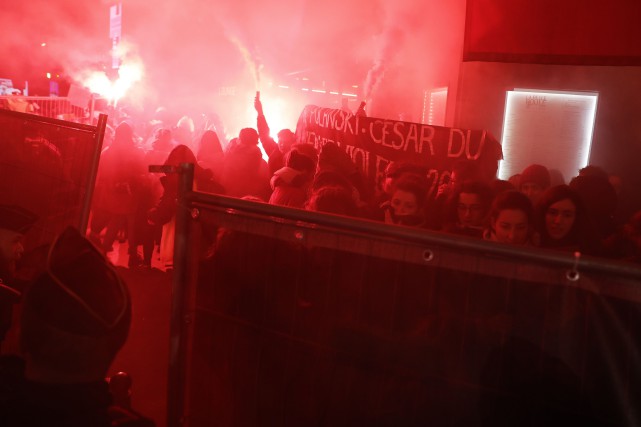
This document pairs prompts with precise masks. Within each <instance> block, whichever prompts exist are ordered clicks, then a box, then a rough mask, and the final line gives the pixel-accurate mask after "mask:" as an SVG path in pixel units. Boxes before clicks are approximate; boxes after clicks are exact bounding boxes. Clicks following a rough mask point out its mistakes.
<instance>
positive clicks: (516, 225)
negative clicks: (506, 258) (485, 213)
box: [483, 191, 536, 245]
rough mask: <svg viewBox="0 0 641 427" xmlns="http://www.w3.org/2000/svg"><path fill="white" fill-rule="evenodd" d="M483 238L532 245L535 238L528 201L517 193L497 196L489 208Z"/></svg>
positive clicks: (506, 192) (508, 192)
mask: <svg viewBox="0 0 641 427" xmlns="http://www.w3.org/2000/svg"><path fill="white" fill-rule="evenodd" d="M483 238H484V239H486V240H491V241H493V242H500V243H509V244H512V245H533V244H534V243H535V242H536V236H535V234H534V223H533V208H532V203H531V202H530V199H529V198H528V197H527V196H526V195H525V194H523V193H521V192H518V191H505V192H503V193H501V194H499V195H497V196H496V197H495V199H494V202H493V203H492V207H491V208H490V214H489V226H488V228H487V229H486V230H485V232H484V233H483Z"/></svg>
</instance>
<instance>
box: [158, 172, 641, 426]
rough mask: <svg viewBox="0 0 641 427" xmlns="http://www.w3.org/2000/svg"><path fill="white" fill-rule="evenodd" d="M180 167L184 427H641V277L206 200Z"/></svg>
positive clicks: (590, 263) (179, 389) (180, 413)
mask: <svg viewBox="0 0 641 427" xmlns="http://www.w3.org/2000/svg"><path fill="white" fill-rule="evenodd" d="M183 168H184V169H185V171H186V173H184V174H183V189H184V191H183V192H182V193H181V194H182V196H181V198H180V205H179V210H178V214H177V230H176V231H177V234H176V235H177V242H178V243H177V245H176V249H177V253H176V254H175V266H176V271H175V278H174V280H175V282H174V305H173V317H172V342H171V361H170V372H169V374H170V381H169V388H170V390H169V411H168V425H169V426H177V425H185V426H363V425H368V426H371V425H375V426H414V425H417V426H418V425H421V426H423V425H464V426H470V425H472V426H474V425H492V426H495V425H523V424H526V423H529V424H530V425H548V424H561V423H563V424H566V425H618V426H619V425H629V426H632V425H638V424H639V423H640V422H641V418H639V416H640V410H641V409H640V407H639V405H638V396H639V395H640V394H639V393H640V392H641V359H640V354H641V353H640V350H641V337H640V334H639V332H638V327H639V324H640V323H639V321H641V310H640V308H641V291H640V285H641V283H640V279H641V269H639V268H638V267H637V266H635V265H632V264H625V263H618V262H610V261H605V260H600V259H591V258H583V257H574V256H572V255H566V254H562V253H554V252H547V251H543V250H537V249H534V248H518V247H514V246H506V245H500V244H495V243H491V242H484V241H478V240H473V239H468V238H464V237H458V236H457V237H453V236H448V235H444V234H440V233H433V232H427V231H421V230H417V229H411V228H405V227H395V226H388V225H385V224H379V223H374V222H369V221H364V220H363V221H361V220H357V219H350V218H344V217H338V216H333V215H326V214H320V213H315V212H307V211H300V210H295V209H288V208H283V207H279V206H271V205H267V204H262V203H255V202H251V201H246V200H238V199H231V198H226V197H221V196H214V195H207V194H204V193H199V192H193V191H189V190H190V189H191V187H190V185H191V183H190V181H189V179H190V177H189V171H190V169H189V167H188V166H183ZM185 177H186V178H185ZM216 236H217V237H216ZM214 241H215V244H213V245H209V243H211V242H214ZM206 248H209V250H206Z"/></svg>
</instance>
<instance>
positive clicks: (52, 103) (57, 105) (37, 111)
mask: <svg viewBox="0 0 641 427" xmlns="http://www.w3.org/2000/svg"><path fill="white" fill-rule="evenodd" d="M89 107H90V105H89V104H88V105H87V106H85V107H84V108H83V107H78V106H77V105H73V104H72V103H71V101H70V100H69V99H68V98H65V97H56V96H17V95H4V96H0V110H11V111H17V112H19V113H29V114H34V115H38V116H42V117H48V118H50V119H60V120H67V121H72V122H78V123H84V122H87V121H88V120H89V119H90V118H91V116H92V114H91V111H90V108H89Z"/></svg>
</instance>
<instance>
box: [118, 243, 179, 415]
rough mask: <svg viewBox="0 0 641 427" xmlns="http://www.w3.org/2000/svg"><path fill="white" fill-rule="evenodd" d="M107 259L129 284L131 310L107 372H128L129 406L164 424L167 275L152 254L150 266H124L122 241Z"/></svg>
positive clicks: (166, 353)
mask: <svg viewBox="0 0 641 427" xmlns="http://www.w3.org/2000/svg"><path fill="white" fill-rule="evenodd" d="M109 258H110V259H111V260H112V261H113V262H114V264H116V265H117V266H118V270H119V272H120V273H121V274H122V277H123V278H124V279H125V281H126V282H127V284H128V285H129V290H130V293H131V299H132V310H133V317H132V325H131V331H130V334H129V339H128V340H127V343H126V344H125V346H124V347H123V349H122V350H121V352H120V353H119V355H118V357H117V358H116V360H115V361H114V363H113V365H112V369H111V372H110V374H113V373H116V372H118V371H125V372H127V373H129V374H130V375H131V376H132V378H133V396H132V405H133V407H134V408H135V409H136V410H138V411H139V412H141V413H143V414H144V415H146V416H148V417H151V418H153V419H154V421H156V425H157V426H158V427H164V426H165V418H166V401H167V398H166V395H167V369H168V366H169V315H170V309H171V274H170V273H167V272H165V271H163V270H164V269H163V268H162V266H160V265H158V261H157V257H156V254H155V255H154V259H153V262H152V267H153V268H151V269H133V270H130V269H129V268H126V265H127V261H128V257H127V247H126V244H125V245H118V244H116V245H114V251H113V252H111V253H110V254H109Z"/></svg>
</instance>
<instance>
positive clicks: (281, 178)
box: [269, 144, 318, 209]
mask: <svg viewBox="0 0 641 427" xmlns="http://www.w3.org/2000/svg"><path fill="white" fill-rule="evenodd" d="M317 159H318V155H317V153H316V149H315V148H314V146H312V145H311V144H296V145H294V146H293V148H292V149H291V150H290V152H289V153H287V155H286V156H285V167H283V168H281V169H279V170H277V171H276V173H274V176H273V177H272V179H271V182H270V184H271V187H272V190H273V191H272V195H271V197H270V198H269V203H270V204H272V205H282V206H289V207H293V208H301V209H302V208H303V207H304V206H305V202H306V201H307V198H308V192H309V191H308V190H309V187H310V185H311V183H312V180H313V179H314V171H315V170H316V162H317Z"/></svg>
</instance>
